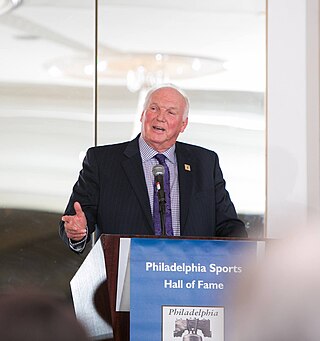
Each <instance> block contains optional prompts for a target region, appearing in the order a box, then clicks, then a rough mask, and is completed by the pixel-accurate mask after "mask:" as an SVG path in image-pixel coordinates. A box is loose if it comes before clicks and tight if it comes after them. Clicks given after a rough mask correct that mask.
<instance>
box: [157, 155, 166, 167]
mask: <svg viewBox="0 0 320 341" xmlns="http://www.w3.org/2000/svg"><path fill="white" fill-rule="evenodd" d="M155 158H156V159H157V160H158V161H159V163H160V165H165V161H164V160H165V159H166V157H165V155H163V154H157V155H155Z"/></svg>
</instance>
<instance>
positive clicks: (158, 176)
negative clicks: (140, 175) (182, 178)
mask: <svg viewBox="0 0 320 341" xmlns="http://www.w3.org/2000/svg"><path fill="white" fill-rule="evenodd" d="M152 174H153V175H154V180H155V184H156V190H157V193H158V196H159V191H160V192H163V193H164V185H163V176H164V167H163V166H162V165H160V164H157V165H155V166H154V167H153V168H152ZM163 200H164V198H163ZM159 201H160V198H159Z"/></svg>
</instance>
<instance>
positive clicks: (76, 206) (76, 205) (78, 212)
mask: <svg viewBox="0 0 320 341" xmlns="http://www.w3.org/2000/svg"><path fill="white" fill-rule="evenodd" d="M73 207H74V210H75V211H76V215H79V216H80V215H82V214H84V213H83V211H82V208H81V205H80V203H79V202H78V201H75V203H74V204H73Z"/></svg>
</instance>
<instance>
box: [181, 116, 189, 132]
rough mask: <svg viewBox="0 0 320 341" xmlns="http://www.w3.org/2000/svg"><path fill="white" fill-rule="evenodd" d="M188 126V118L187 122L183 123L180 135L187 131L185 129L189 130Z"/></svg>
mask: <svg viewBox="0 0 320 341" xmlns="http://www.w3.org/2000/svg"><path fill="white" fill-rule="evenodd" d="M187 125H188V117H186V118H185V120H184V121H183V122H182V126H181V129H180V133H183V132H184V131H185V129H186V128H187Z"/></svg>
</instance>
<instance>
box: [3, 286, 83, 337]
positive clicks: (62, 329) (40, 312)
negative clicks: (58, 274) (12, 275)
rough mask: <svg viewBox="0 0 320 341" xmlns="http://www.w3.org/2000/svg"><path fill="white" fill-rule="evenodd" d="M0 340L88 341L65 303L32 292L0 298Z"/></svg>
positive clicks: (13, 293) (6, 294) (11, 293)
mask: <svg viewBox="0 0 320 341" xmlns="http://www.w3.org/2000/svg"><path fill="white" fill-rule="evenodd" d="M0 329H1V334H0V335H1V337H0V339H1V340H10V341H20V340H21V341H22V340H23V341H43V340H46V341H88V340H89V339H88V338H87V336H86V332H85V330H84V328H83V327H82V326H81V325H80V323H79V322H78V321H77V320H76V318H75V316H74V314H73V310H72V308H71V307H70V306H67V305H66V303H64V302H62V301H61V300H59V299H56V298H54V297H52V296H48V295H46V294H44V293H36V292H34V291H24V292H10V293H5V294H1V295H0Z"/></svg>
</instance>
